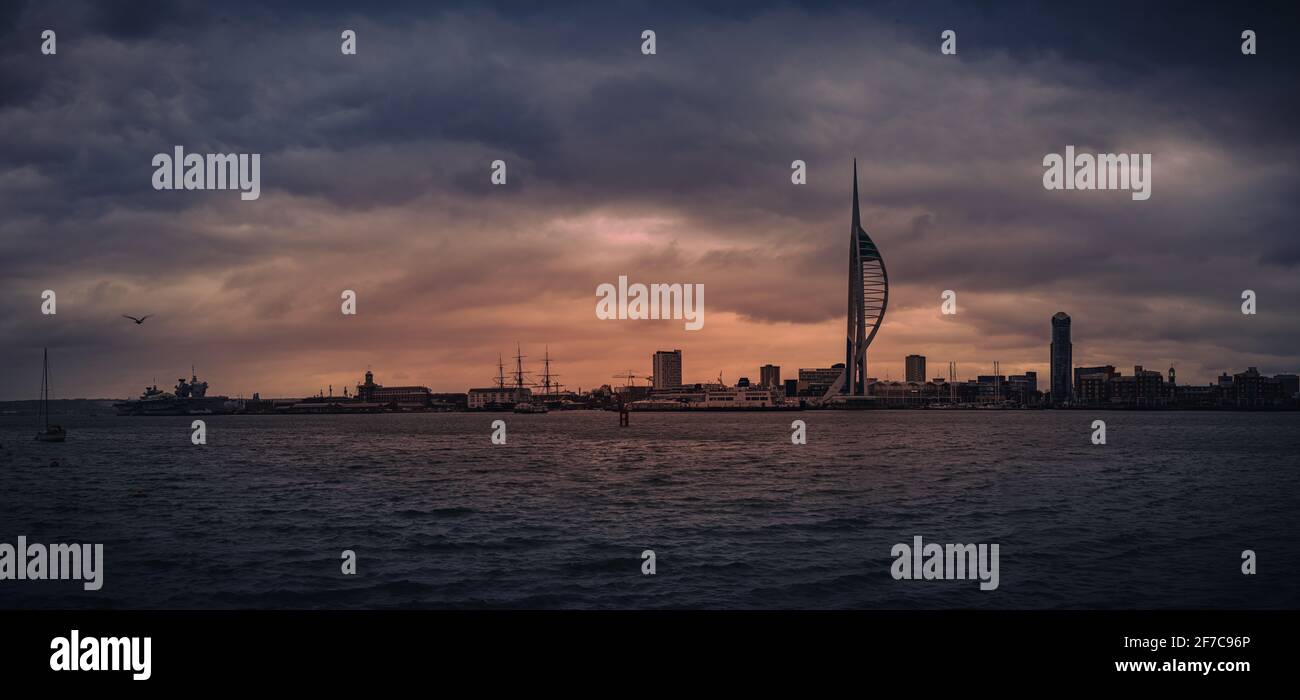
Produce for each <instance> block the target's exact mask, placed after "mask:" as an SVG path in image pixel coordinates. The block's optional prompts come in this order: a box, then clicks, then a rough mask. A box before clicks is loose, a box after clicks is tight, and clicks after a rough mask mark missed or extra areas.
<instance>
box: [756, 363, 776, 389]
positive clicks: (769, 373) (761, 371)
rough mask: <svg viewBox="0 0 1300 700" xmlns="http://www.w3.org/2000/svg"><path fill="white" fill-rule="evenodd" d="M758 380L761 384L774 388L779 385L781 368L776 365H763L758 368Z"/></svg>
mask: <svg viewBox="0 0 1300 700" xmlns="http://www.w3.org/2000/svg"><path fill="white" fill-rule="evenodd" d="M758 382H759V384H761V385H762V386H766V387H772V388H776V387H779V386H781V368H780V367H778V366H776V365H763V366H762V367H759V368H758Z"/></svg>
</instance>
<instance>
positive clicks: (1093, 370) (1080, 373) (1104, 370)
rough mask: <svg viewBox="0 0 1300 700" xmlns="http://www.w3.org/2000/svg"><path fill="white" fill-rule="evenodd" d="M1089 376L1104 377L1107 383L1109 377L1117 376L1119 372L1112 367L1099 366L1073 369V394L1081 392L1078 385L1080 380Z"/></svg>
mask: <svg viewBox="0 0 1300 700" xmlns="http://www.w3.org/2000/svg"><path fill="white" fill-rule="evenodd" d="M1089 374H1101V375H1105V377H1106V381H1109V380H1110V378H1111V377H1118V376H1119V372H1118V371H1116V369H1115V366H1114V365H1101V366H1098V367H1075V368H1074V393H1075V394H1076V395H1077V394H1078V393H1079V392H1080V391H1081V390H1082V387H1081V384H1080V382H1081V380H1082V379H1083V377H1084V376H1086V375H1089Z"/></svg>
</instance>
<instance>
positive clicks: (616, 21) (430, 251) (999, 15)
mask: <svg viewBox="0 0 1300 700" xmlns="http://www.w3.org/2000/svg"><path fill="white" fill-rule="evenodd" d="M373 4H375V3H361V2H304V3H299V4H297V5H294V4H289V3H283V4H281V3H277V4H276V6H275V8H273V9H267V8H262V7H258V6H257V5H255V4H252V3H247V4H246V3H242V2H233V3H223V4H220V5H219V4H217V3H211V2H166V3H164V2H133V3H129V4H124V3H89V2H88V3H76V2H68V3H65V2H32V3H22V2H17V3H14V2H8V3H5V4H4V5H3V6H0V212H3V216H2V217H0V366H3V367H4V371H3V373H0V398H4V399H22V398H34V397H35V396H36V394H37V393H38V391H39V386H40V374H39V373H40V353H41V348H42V347H45V346H48V347H49V348H50V352H51V358H52V363H53V373H54V378H55V384H54V390H55V394H56V395H57V396H59V397H63V398H71V397H80V396H84V397H126V396H130V395H134V394H137V393H138V392H139V391H140V389H141V388H142V387H143V386H145V385H146V384H148V383H149V382H151V381H153V380H154V379H156V380H157V381H158V383H159V384H164V385H167V386H170V384H172V383H173V382H174V380H175V378H176V377H179V376H182V375H188V373H189V367H190V365H191V364H194V365H197V367H198V371H199V374H200V375H201V376H203V377H204V378H206V379H208V381H209V382H211V384H212V391H213V392H214V393H222V394H229V395H238V394H244V395H249V394H251V393H252V392H254V391H260V392H261V393H262V394H263V395H274V396H298V395H304V394H310V393H315V392H316V391H317V390H318V389H321V388H324V387H326V386H328V385H330V384H332V385H333V386H334V389H335V391H336V392H338V391H340V390H341V388H342V387H343V386H344V385H350V384H355V383H356V382H357V380H358V379H359V378H360V375H361V374H362V373H363V372H364V371H365V369H366V367H367V366H370V367H371V368H373V370H374V371H375V373H376V379H377V380H378V381H380V382H381V383H385V384H408V383H414V384H423V385H427V386H429V387H431V388H433V389H434V390H435V391H463V390H464V389H465V388H467V387H469V386H486V385H488V384H489V383H490V378H491V377H492V376H494V375H495V371H496V361H497V356H498V353H501V354H503V355H505V356H506V357H507V359H509V356H510V355H511V354H513V352H514V348H515V343H516V342H518V343H520V344H521V345H522V347H523V349H524V354H525V355H528V356H529V357H528V359H527V360H526V361H525V362H526V364H528V365H530V367H529V369H536V365H535V362H534V361H535V360H536V359H538V358H540V355H541V353H542V350H543V348H544V346H549V351H550V353H551V356H552V357H553V358H554V361H555V365H554V368H553V369H554V370H555V371H556V372H557V373H559V374H560V375H562V377H561V379H560V381H561V382H563V383H564V384H565V385H566V386H567V387H569V388H575V389H576V388H578V387H579V386H581V387H582V388H584V389H586V388H589V387H592V386H595V385H599V384H602V383H619V382H618V380H614V379H613V378H612V375H614V374H617V373H621V372H623V371H626V370H628V369H631V370H632V371H634V372H636V373H639V374H649V372H650V356H651V354H652V353H653V352H654V351H655V350H658V349H672V348H680V349H681V350H682V351H683V352H684V357H685V359H684V373H685V377H686V379H687V381H704V380H708V379H713V378H716V377H717V376H718V374H719V373H721V374H722V375H723V377H724V379H725V380H726V381H728V382H729V383H732V382H734V381H735V380H736V379H737V378H738V377H740V376H748V377H750V378H753V379H757V376H758V367H759V366H760V365H762V364H765V363H769V362H770V363H773V364H777V365H781V367H782V368H783V375H784V376H785V377H793V376H794V375H795V370H796V369H797V368H798V367H824V366H829V365H830V364H831V363H833V362H839V361H843V345H844V333H845V319H844V315H845V311H846V308H845V307H846V304H845V286H846V283H847V280H846V278H847V270H848V263H847V259H846V253H847V249H848V245H847V244H848V241H847V238H848V234H849V215H850V188H851V180H850V175H851V164H852V159H853V158H855V157H856V158H857V159H858V162H859V167H860V171H861V173H860V176H861V197H862V207H863V222H864V225H865V226H866V228H867V230H868V231H869V232H870V234H871V236H872V238H873V239H874V240H875V241H876V243H877V244H878V245H879V247H880V249H881V251H882V253H883V255H884V258H885V262H886V265H887V266H888V269H889V275H890V281H891V284H892V287H891V296H890V303H889V310H888V314H887V316H886V320H885V323H884V326H883V327H882V328H881V330H880V332H879V334H878V335H877V337H876V340H875V342H874V344H873V345H872V347H871V351H870V354H869V374H871V375H873V376H880V377H886V376H890V377H894V378H899V377H900V376H901V375H902V368H903V358H904V356H905V355H907V354H909V353H919V354H923V355H926V356H927V357H928V358H929V361H930V372H929V374H930V375H931V376H940V375H943V374H945V373H946V363H947V362H948V361H956V362H957V363H958V366H959V373H960V374H961V375H963V376H973V375H974V374H976V373H987V372H989V371H990V370H991V368H992V363H993V361H994V360H998V361H1000V362H1001V367H1002V369H1003V371H1004V372H1021V371H1025V370H1037V371H1038V372H1039V373H1040V377H1042V375H1045V374H1046V371H1047V361H1048V343H1049V319H1050V317H1051V315H1052V314H1053V313H1055V312H1056V311H1061V310H1063V311H1066V312H1067V313H1069V314H1070V315H1071V316H1072V317H1073V319H1074V343H1075V344H1074V357H1075V361H1076V364H1093V363H1096V364H1114V365H1116V366H1119V367H1121V369H1122V370H1123V371H1124V373H1126V374H1127V373H1129V372H1131V371H1132V366H1133V365H1135V364H1142V365H1145V366H1146V367H1148V368H1150V367H1156V368H1160V369H1164V368H1166V367H1168V366H1169V365H1170V364H1173V365H1175V366H1177V368H1178V371H1179V378H1180V379H1182V380H1185V381H1196V382H1207V381H1210V380H1211V378H1212V377H1213V376H1214V375H1216V374H1217V373H1218V372H1220V371H1223V370H1225V369H1228V370H1231V371H1240V370H1241V369H1243V368H1244V367H1245V366H1247V365H1255V366H1258V367H1259V368H1260V369H1261V370H1262V371H1265V372H1269V373H1275V372H1283V371H1289V372H1294V371H1297V370H1300V342H1298V341H1300V323H1298V322H1300V311H1298V310H1297V303H1300V274H1297V273H1298V272H1300V269H1298V268H1300V232H1298V231H1297V228H1296V221H1297V214H1300V212H1298V211H1297V210H1298V209H1300V203H1298V200H1297V197H1296V193H1297V192H1300V187H1298V185H1300V177H1298V172H1297V169H1298V168H1300V166H1298V165H1297V163H1300V158H1298V156H1300V148H1298V145H1300V138H1298V135H1300V133H1298V132H1300V129H1297V127H1296V124H1297V123H1300V109H1298V107H1300V98H1298V97H1297V91H1296V83H1295V74H1296V73H1295V69H1296V66H1297V60H1296V59H1297V56H1296V53H1297V52H1296V49H1294V48H1293V41H1292V39H1293V37H1294V36H1296V35H1297V31H1298V30H1300V23H1298V22H1297V20H1296V18H1295V16H1294V11H1290V12H1288V11H1287V10H1285V9H1283V8H1285V6H1281V7H1280V8H1272V7H1268V6H1266V5H1262V4H1256V3H1250V5H1251V6H1250V7H1244V5H1246V3H1219V5H1220V7H1217V8H1209V9H1196V8H1195V7H1192V6H1189V5H1188V4H1187V3H1170V4H1159V3H1137V4H1134V3H1120V4H1115V5H1114V6H1111V7H1107V6H1106V5H1105V4H1104V3H1103V4H1098V3H1087V4H1081V5H1080V6H1079V7H1078V8H1077V9H1070V8H1064V7H1051V6H1049V5H1047V4H1044V3H1037V2H1024V3H1020V2H1017V3H977V4H971V5H967V4H949V3H924V4H921V3H912V2H898V3H882V4H871V3H861V2H854V3H844V4H842V5H841V4H834V3H828V4H823V3H818V4H814V5H798V4H789V3H769V2H761V1H750V2H743V3H741V2H735V3H717V4H714V5H713V6H712V8H701V7H699V5H700V4H701V3H690V4H682V5H673V4H670V3H663V2H617V1H615V2H601V3H591V4H580V3H560V4H556V3H532V2H526V3H524V2H521V3H504V4H479V3H476V4H470V3H451V4H444V5H434V4H433V3H427V2H411V3H394V4H387V5H386V6H385V7H384V8H382V9H375V8H372V7H371V5H373ZM538 5H546V6H547V9H544V10H542V9H537V6H538ZM1135 5H1136V6H1135ZM1049 13H1050V14H1049ZM44 29H53V30H55V31H56V32H57V42H58V44H57V46H58V53H57V54H56V55H53V56H44V55H42V54H41V52H40V43H41V40H40V35H41V32H42V30H44ZM344 29H353V30H355V31H356V32H357V36H358V42H357V43H358V52H357V55H355V56H344V55H342V53H341V52H340V50H339V47H340V43H341V40H340V33H341V32H342V30H344ZM644 29H653V30H654V31H655V32H656V34H657V49H658V53H657V55H654V56H643V55H642V54H641V51H640V48H641V32H642V30H644ZM944 29H953V30H955V31H956V32H957V34H958V39H957V48H958V55H957V56H944V55H941V54H940V51H939V47H940V32H942V31H943V30H944ZM1243 29H1254V30H1256V31H1257V32H1258V36H1259V38H1258V42H1259V53H1258V55H1255V56H1243V55H1242V54H1241V51H1240V44H1241V39H1240V34H1241V31H1242V30H1243ZM1067 144H1072V145H1075V146H1076V147H1077V148H1078V149H1080V150H1083V151H1088V152H1130V153H1151V154H1152V155H1153V160H1154V175H1153V180H1154V181H1153V186H1152V196H1151V198H1150V199H1149V200H1147V201H1134V200H1132V199H1131V198H1130V196H1129V194H1128V193H1126V192H1114V191H1110V192H1080V191H1074V192H1062V191H1050V192H1049V191H1046V190H1044V189H1043V186H1042V174H1043V166H1042V159H1043V156H1044V155H1045V154H1047V153H1053V152H1058V153H1059V152H1062V151H1063V150H1064V147H1065V146H1066V145H1067ZM177 145H181V146H184V147H185V149H186V150H187V151H189V152H200V153H209V152H222V153H226V152H237V153H260V154H261V163H262V170H261V180H262V182H261V189H262V196H261V198H260V199H258V200H256V201H242V200H240V198H239V196H238V193H236V192H230V191H214V192H198V191H190V192H184V191H181V192H169V191H155V190H154V189H153V188H152V186H151V178H152V175H153V167H152V166H151V160H152V158H153V156H154V154H156V153H159V152H167V153H170V152H171V151H172V149H173V148H174V147H175V146H177ZM496 159H501V160H504V161H505V162H506V163H507V168H508V171H507V172H508V183H507V184H506V185H504V186H493V185H492V184H491V183H490V180H489V177H490V172H491V168H490V163H491V162H492V161H493V160H496ZM795 159H800V160H804V161H806V162H807V164H808V183H807V185H803V186H795V185H793V184H791V182H790V164H791V161H793V160H795ZM619 275H627V276H628V277H629V278H630V279H631V280H632V281H641V282H647V283H649V282H689V283H703V284H704V285H705V289H706V296H705V327H704V329H703V330H699V331H687V330H685V329H684V327H683V324H682V322H680V321H601V320H598V319H597V318H596V316H595V313H594V309H595V300H596V297H595V289H596V287H597V285H599V284H601V283H602V282H615V281H616V280H617V278H618V276H619ZM45 289H52V290H55V291H56V293H57V294H58V313H57V314H56V315H55V316H45V315H42V314H41V292H42V290H45ZM344 289H354V290H356V291H357V294H358V313H357V315H356V316H353V317H349V316H344V315H342V314H341V313H340V309H339V305H340V299H339V297H340V293H341V292H342V290H344ZM945 289H952V290H955V291H956V292H957V295H958V314H957V315H956V316H944V315H941V314H940V310H939V305H940V294H941V293H942V292H943V290H945ZM1245 289H1251V290H1254V291H1255V292H1256V293H1257V294H1258V299H1259V302H1258V304H1259V313H1258V314H1257V315H1255V316H1244V315H1243V314H1242V313H1241V312H1240V305H1241V293H1242V290H1245ZM121 314H132V315H141V314H154V317H153V318H151V319H149V321H148V322H146V323H145V324H144V325H142V326H137V325H135V324H133V323H131V322H130V321H127V320H125V319H123V318H121V316H120V315H121Z"/></svg>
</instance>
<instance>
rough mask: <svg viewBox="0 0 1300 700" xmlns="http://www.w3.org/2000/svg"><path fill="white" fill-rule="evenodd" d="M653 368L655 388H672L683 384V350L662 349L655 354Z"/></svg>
mask: <svg viewBox="0 0 1300 700" xmlns="http://www.w3.org/2000/svg"><path fill="white" fill-rule="evenodd" d="M653 361H654V364H653V369H652V370H651V371H652V372H653V374H654V388H655V389H671V388H673V387H678V386H681V385H682V351H681V350H671V351H669V350H660V351H658V352H656V353H655V354H654V360H653Z"/></svg>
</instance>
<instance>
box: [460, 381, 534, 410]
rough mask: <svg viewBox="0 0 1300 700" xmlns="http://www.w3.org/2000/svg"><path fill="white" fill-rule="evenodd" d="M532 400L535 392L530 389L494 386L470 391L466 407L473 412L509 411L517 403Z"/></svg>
mask: <svg viewBox="0 0 1300 700" xmlns="http://www.w3.org/2000/svg"><path fill="white" fill-rule="evenodd" d="M532 400H533V390H532V389H530V388H528V387H523V388H522V389H517V388H515V387H501V386H493V387H487V388H480V389H470V390H469V393H468V394H467V395H466V407H467V408H468V409H469V410H471V411H482V410H485V409H489V408H500V409H507V408H513V407H514V405H515V404H516V403H529V402H532Z"/></svg>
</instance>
